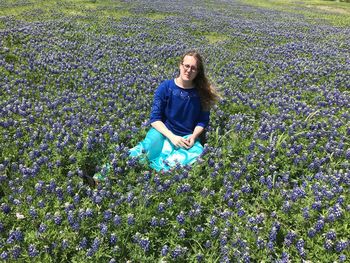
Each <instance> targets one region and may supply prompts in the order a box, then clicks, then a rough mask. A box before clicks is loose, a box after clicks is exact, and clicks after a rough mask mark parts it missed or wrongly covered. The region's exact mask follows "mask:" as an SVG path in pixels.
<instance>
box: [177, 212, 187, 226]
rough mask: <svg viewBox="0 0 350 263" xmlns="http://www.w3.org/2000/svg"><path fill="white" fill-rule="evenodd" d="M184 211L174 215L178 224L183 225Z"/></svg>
mask: <svg viewBox="0 0 350 263" xmlns="http://www.w3.org/2000/svg"><path fill="white" fill-rule="evenodd" d="M185 219H186V218H185V213H184V212H183V211H181V212H180V213H179V214H178V215H177V216H176V221H177V222H178V223H179V224H180V225H183V224H184V223H185Z"/></svg>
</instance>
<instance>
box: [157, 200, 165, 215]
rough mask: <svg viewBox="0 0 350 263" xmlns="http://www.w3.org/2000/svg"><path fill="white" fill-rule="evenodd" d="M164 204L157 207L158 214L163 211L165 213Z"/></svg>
mask: <svg viewBox="0 0 350 263" xmlns="http://www.w3.org/2000/svg"><path fill="white" fill-rule="evenodd" d="M165 208H166V207H165V204H164V203H162V202H161V203H159V205H158V211H159V212H160V213H163V212H164V211H165Z"/></svg>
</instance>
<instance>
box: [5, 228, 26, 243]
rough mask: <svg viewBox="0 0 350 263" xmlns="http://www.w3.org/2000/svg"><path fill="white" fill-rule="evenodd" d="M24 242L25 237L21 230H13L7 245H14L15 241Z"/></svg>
mask: <svg viewBox="0 0 350 263" xmlns="http://www.w3.org/2000/svg"><path fill="white" fill-rule="evenodd" d="M23 240H24V235H23V233H22V231H21V230H19V229H15V230H11V231H10V233H9V237H8V238H7V240H6V243H8V244H12V243H13V242H15V241H18V242H22V241H23Z"/></svg>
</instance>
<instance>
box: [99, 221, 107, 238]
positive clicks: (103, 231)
mask: <svg viewBox="0 0 350 263" xmlns="http://www.w3.org/2000/svg"><path fill="white" fill-rule="evenodd" d="M100 231H101V235H103V236H105V235H106V234H107V231H108V226H107V224H105V223H101V224H100Z"/></svg>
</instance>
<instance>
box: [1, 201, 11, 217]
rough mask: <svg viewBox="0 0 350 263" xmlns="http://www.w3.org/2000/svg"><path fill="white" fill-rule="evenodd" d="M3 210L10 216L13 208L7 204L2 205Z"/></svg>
mask: <svg viewBox="0 0 350 263" xmlns="http://www.w3.org/2000/svg"><path fill="white" fill-rule="evenodd" d="M1 210H2V212H3V213H4V214H9V213H10V212H11V207H10V206H9V205H8V204H6V203H2V204H1Z"/></svg>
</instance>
